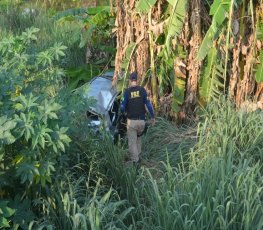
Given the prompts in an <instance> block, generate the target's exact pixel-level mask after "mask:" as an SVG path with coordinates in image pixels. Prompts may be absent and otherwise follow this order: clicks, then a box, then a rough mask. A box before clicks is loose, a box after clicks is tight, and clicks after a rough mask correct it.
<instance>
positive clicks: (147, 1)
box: [135, 0, 156, 13]
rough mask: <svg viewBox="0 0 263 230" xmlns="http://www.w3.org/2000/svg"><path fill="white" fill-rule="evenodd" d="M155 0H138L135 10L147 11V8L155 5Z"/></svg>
mask: <svg viewBox="0 0 263 230" xmlns="http://www.w3.org/2000/svg"><path fill="white" fill-rule="evenodd" d="M155 3H156V0H139V1H137V2H136V7H135V11H136V12H142V13H148V12H149V10H150V9H151V8H152V7H153V6H154V5H155Z"/></svg>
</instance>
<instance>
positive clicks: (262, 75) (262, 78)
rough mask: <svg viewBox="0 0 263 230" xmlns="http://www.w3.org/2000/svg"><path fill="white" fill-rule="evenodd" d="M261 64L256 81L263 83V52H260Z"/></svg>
mask: <svg viewBox="0 0 263 230" xmlns="http://www.w3.org/2000/svg"><path fill="white" fill-rule="evenodd" d="M259 62H260V64H259V65H258V67H257V71H256V81H257V82H263V51H260V54H259Z"/></svg>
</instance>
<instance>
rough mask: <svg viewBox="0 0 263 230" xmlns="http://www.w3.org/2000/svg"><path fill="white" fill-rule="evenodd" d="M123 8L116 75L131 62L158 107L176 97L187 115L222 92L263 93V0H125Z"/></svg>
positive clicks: (119, 6)
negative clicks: (130, 51) (129, 53)
mask: <svg viewBox="0 0 263 230" xmlns="http://www.w3.org/2000/svg"><path fill="white" fill-rule="evenodd" d="M116 12H117V18H116V23H115V26H116V28H115V31H116V35H117V54H116V58H115V70H116V72H115V78H117V76H118V75H119V73H120V72H121V71H122V66H123V65H122V63H123V62H125V63H128V65H126V73H128V72H129V71H134V70H137V72H138V73H139V76H140V77H141V82H142V84H146V86H147V88H148V89H149V90H150V92H151V94H152V98H153V103H154V106H155V107H156V108H157V107H158V104H160V103H159V102H162V101H163V98H165V97H166V98H170V99H171V100H170V101H169V103H170V110H171V111H173V112H180V113H179V114H180V115H182V118H185V117H186V116H187V117H189V116H192V115H193V114H194V111H195V108H196V105H197V104H201V105H203V104H204V103H207V102H210V101H211V100H214V99H216V98H218V97H219V96H220V95H228V96H229V98H231V99H233V100H234V101H235V102H236V104H237V105H239V104H241V103H242V102H243V101H245V100H247V99H253V100H263V99H262V90H263V87H262V79H263V77H262V66H263V65H262V56H263V55H262V51H261V49H262V18H263V17H262V12H263V6H262V0H261V1H251V0H223V1H222V0H214V1H210V0H207V1H201V0H194V1H188V0H167V1H166V0H137V1H135V0H133V1H128V0H118V1H116ZM131 44H135V46H134V50H133V53H132V55H127V52H129V50H130V49H129V47H130V46H131ZM127 56H129V58H130V59H129V61H128V62H127V59H126V58H125V57H127ZM162 109H163V108H160V110H162Z"/></svg>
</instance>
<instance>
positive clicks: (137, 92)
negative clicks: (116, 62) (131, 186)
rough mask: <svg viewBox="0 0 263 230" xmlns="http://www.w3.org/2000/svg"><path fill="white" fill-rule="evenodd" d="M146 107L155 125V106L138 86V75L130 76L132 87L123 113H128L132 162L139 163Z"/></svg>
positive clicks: (125, 97)
mask: <svg viewBox="0 0 263 230" xmlns="http://www.w3.org/2000/svg"><path fill="white" fill-rule="evenodd" d="M145 105H146V107H147V109H148V111H149V113H150V115H151V121H152V124H154V123H155V118H154V111H153V106H152V104H151V103H150V101H149V100H148V98H147V93H146V90H145V89H144V88H143V87H141V86H139V85H137V74H136V73H135V72H133V73H132V74H131V75H130V87H129V88H128V89H126V91H125V92H124V98H123V101H122V103H121V108H120V109H121V112H122V113H123V112H125V111H126V112H127V118H128V119H127V136H128V144H129V153H130V160H131V161H132V162H138V161H139V155H140V153H141V137H140V136H141V134H142V133H143V130H144V127H145V113H146V109H145Z"/></svg>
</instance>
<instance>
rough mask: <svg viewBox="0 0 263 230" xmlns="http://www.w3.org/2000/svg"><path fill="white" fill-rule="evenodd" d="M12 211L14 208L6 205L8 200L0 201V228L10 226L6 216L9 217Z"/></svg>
mask: <svg viewBox="0 0 263 230" xmlns="http://www.w3.org/2000/svg"><path fill="white" fill-rule="evenodd" d="M14 213H15V210H13V209H11V208H10V207H9V206H8V201H0V229H1V228H8V227H10V225H9V222H10V221H9V220H8V219H7V218H10V217H11V216H12V215H14Z"/></svg>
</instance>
